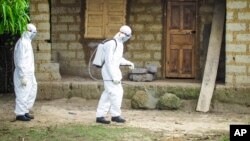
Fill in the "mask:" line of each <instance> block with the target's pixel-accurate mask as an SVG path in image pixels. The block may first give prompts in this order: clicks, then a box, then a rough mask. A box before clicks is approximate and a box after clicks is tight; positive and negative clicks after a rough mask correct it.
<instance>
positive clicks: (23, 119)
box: [16, 115, 30, 121]
mask: <svg viewBox="0 0 250 141" xmlns="http://www.w3.org/2000/svg"><path fill="white" fill-rule="evenodd" d="M16 120H20V121H30V118H27V117H26V116H25V115H19V116H16Z"/></svg>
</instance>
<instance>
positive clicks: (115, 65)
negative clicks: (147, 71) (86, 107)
mask: <svg viewBox="0 0 250 141" xmlns="http://www.w3.org/2000/svg"><path fill="white" fill-rule="evenodd" d="M130 37H131V29H130V27H128V26H126V25H124V26H122V27H121V28H120V31H119V32H118V33H117V34H116V35H115V36H114V39H115V40H116V42H117V44H116V43H115V41H114V40H110V41H108V42H106V43H105V44H104V49H105V63H104V65H103V67H102V78H103V80H104V89H105V90H104V91H103V93H102V95H101V98H100V100H99V104H98V107H97V113H96V117H97V120H98V118H104V116H105V115H106V114H107V112H108V111H109V112H110V114H111V116H112V117H120V116H121V103H122V98H123V88H122V84H121V80H122V73H121V70H120V68H119V67H120V65H128V66H130V68H131V69H133V68H134V64H133V63H132V62H130V61H128V60H126V59H124V58H123V48H124V46H123V43H124V42H126V41H127V40H128V39H129V38H130ZM103 120H104V119H103ZM97 122H98V121H97ZM100 123H102V120H101V121H100ZM108 123H109V122H108Z"/></svg>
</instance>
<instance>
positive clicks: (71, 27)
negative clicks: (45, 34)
mask: <svg viewBox="0 0 250 141" xmlns="http://www.w3.org/2000/svg"><path fill="white" fill-rule="evenodd" d="M83 2H84V1H82V0H51V7H52V8H51V24H52V26H51V32H52V59H53V60H55V61H57V62H59V63H60V72H61V74H62V75H78V76H84V74H85V75H87V61H88V58H85V57H86V56H85V53H86V52H85V51H84V47H83V45H82V43H81V39H82V38H83V37H82V36H83V27H82V26H84V25H82V23H84V17H83V15H84V14H82V13H81V11H84V8H82V7H83V6H82V3H83ZM82 20H83V21H82Z"/></svg>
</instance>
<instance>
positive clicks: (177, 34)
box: [166, 2, 196, 78]
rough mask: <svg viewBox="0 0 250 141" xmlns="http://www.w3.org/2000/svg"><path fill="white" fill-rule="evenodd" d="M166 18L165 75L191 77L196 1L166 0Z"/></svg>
mask: <svg viewBox="0 0 250 141" xmlns="http://www.w3.org/2000/svg"><path fill="white" fill-rule="evenodd" d="M166 20H167V26H166V27H167V28H166V29H167V31H166V32H167V33H166V35H167V38H166V42H167V44H166V45H167V49H166V51H167V52H166V54H167V55H166V77H177V78H193V77H194V74H195V73H194V70H195V69H194V68H195V66H194V65H195V63H194V57H195V56H194V50H195V46H196V35H195V33H196V2H168V4H167V19H166Z"/></svg>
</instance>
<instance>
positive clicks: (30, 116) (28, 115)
mask: <svg viewBox="0 0 250 141" xmlns="http://www.w3.org/2000/svg"><path fill="white" fill-rule="evenodd" d="M25 116H26V117H27V118H29V119H34V116H33V115H30V114H29V113H25Z"/></svg>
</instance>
